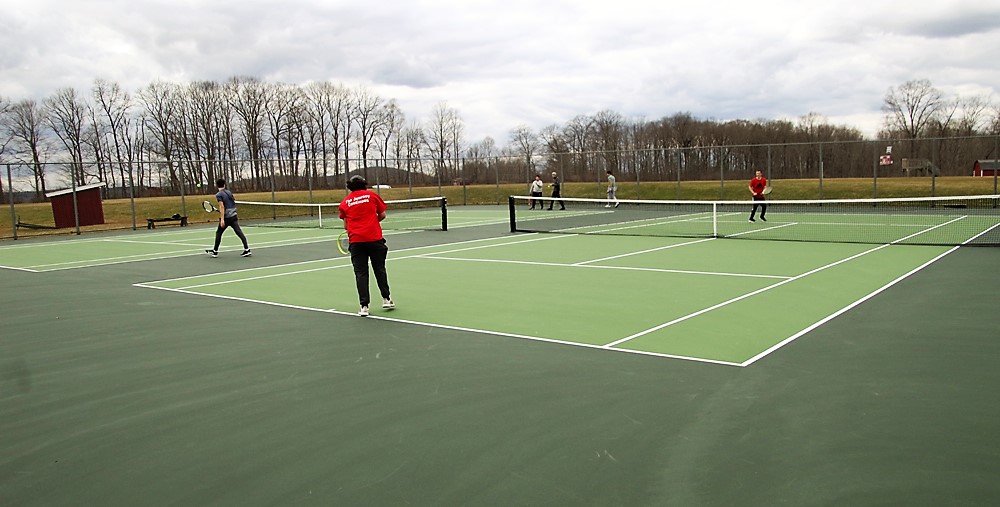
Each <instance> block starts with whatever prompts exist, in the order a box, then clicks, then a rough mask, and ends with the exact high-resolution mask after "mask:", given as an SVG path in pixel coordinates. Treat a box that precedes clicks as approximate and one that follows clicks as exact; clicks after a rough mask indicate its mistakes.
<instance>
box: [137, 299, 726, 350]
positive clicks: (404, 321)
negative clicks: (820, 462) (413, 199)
mask: <svg viewBox="0 0 1000 507" xmlns="http://www.w3.org/2000/svg"><path fill="white" fill-rule="evenodd" d="M135 286H137V287H143V288H147V289H158V290H164V291H168V292H177V293H181V294H191V295H195V296H209V297H214V298H219V299H228V300H231V301H241V302H246V303H257V304H262V305H268V306H277V307H281V308H293V309H296V310H304V311H310V312H320V313H331V314H336V315H345V316H353V317H357V313H355V312H345V311H340V310H336V309H328V308H312V307H308V306H300V305H292V304H286V303H277V302H274V301H262V300H258V299H249V298H241V297H235V296H223V295H218V294H205V293H202V292H192V291H187V290H184V289H171V288H166V287H156V286H151V285H143V284H135ZM357 318H361V317H357ZM365 318H366V319H368V320H384V321H386V322H397V323H400V324H410V325H415V326H423V327H430V328H435V329H447V330H452V331H463V332H468V333H476V334H484V335H490V336H500V337H504V338H518V339H522V340H531V341H539V342H546V343H555V344H559V345H571V346H574V347H582V348H588V349H597V350H613V351H616V352H624V353H626V354H636V355H643V356H654V357H662V358H669V359H683V360H687V361H695V362H699V363H711V364H719V365H724V366H740V364H739V363H734V362H731V361H721V360H717V359H706V358H702V357H689V356H680V355H674V354H663V353H659V352H648V351H641V350H629V349H616V348H609V347H607V346H602V345H593V344H589V343H580V342H571V341H566V340H558V339H555V338H545V337H541V336H531V335H523V334H516V333H505V332H502V331H491V330H488V329H476V328H471V327H461V326H450V325H447V324H437V323H434V322H422V321H417V320H409V319H397V318H394V317H384V316H381V315H369V316H368V317H365Z"/></svg>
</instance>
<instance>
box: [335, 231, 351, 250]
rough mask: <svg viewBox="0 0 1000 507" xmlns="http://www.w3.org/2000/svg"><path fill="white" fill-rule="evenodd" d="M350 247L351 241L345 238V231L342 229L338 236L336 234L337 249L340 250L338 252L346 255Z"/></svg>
mask: <svg viewBox="0 0 1000 507" xmlns="http://www.w3.org/2000/svg"><path fill="white" fill-rule="evenodd" d="M350 248H351V241H350V240H349V239H348V238H347V231H344V232H342V233H340V236H337V250H340V253H342V254H344V255H347V254H348V252H349V249H350Z"/></svg>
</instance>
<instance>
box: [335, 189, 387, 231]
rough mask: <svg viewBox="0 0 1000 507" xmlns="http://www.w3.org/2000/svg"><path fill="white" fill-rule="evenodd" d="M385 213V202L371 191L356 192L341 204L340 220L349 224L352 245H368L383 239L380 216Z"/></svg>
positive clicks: (348, 229)
mask: <svg viewBox="0 0 1000 507" xmlns="http://www.w3.org/2000/svg"><path fill="white" fill-rule="evenodd" d="M384 211H385V202H384V201H383V200H382V198H381V197H379V196H378V194H376V193H374V192H372V191H369V190H355V191H354V192H351V193H350V194H348V195H347V197H345V198H344V200H343V201H341V202H340V218H341V219H342V220H344V222H345V223H346V224H347V238H348V240H350V242H351V243H367V242H370V241H378V240H380V239H382V226H381V225H379V223H378V215H379V214H380V213H382V212H384Z"/></svg>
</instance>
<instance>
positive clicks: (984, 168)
mask: <svg viewBox="0 0 1000 507" xmlns="http://www.w3.org/2000/svg"><path fill="white" fill-rule="evenodd" d="M998 172H1000V160H977V161H976V163H975V164H973V165H972V175H973V176H994V175H997V174H998Z"/></svg>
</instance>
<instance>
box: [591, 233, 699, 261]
mask: <svg viewBox="0 0 1000 507" xmlns="http://www.w3.org/2000/svg"><path fill="white" fill-rule="evenodd" d="M714 239H715V238H705V239H698V240H695V241H687V242H684V243H677V244H675V245H667V246H661V247H657V248H650V249H648V250H640V251H638V252H629V253H626V254H621V255H615V256H612V257H604V258H602V259H591V260H589V261H581V262H577V263H576V264H573V265H574V266H585V265H587V264H590V263H593V262H602V261H610V260H614V259H621V258H622V257H631V256H633V255H640V254H644V253H650V252H657V251H660V250H667V249H669V248H677V247H679V246H688V245H694V244H698V243H704V242H706V241H712V240H714Z"/></svg>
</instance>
